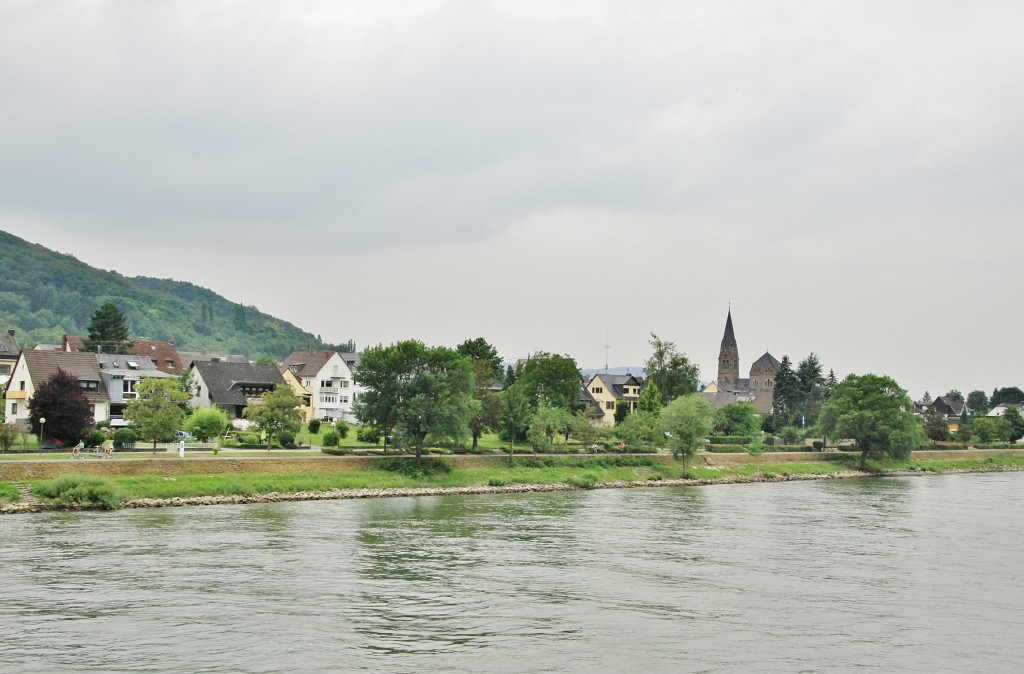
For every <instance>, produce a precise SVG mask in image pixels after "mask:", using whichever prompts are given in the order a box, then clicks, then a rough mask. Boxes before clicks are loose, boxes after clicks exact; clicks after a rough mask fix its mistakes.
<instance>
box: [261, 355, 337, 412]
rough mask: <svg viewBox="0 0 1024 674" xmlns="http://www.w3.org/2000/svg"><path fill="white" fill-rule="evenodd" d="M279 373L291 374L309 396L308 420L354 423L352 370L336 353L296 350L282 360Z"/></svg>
mask: <svg viewBox="0 0 1024 674" xmlns="http://www.w3.org/2000/svg"><path fill="white" fill-rule="evenodd" d="M280 369H281V371H282V372H284V371H285V370H289V371H291V373H292V374H293V375H294V376H295V378H296V379H298V380H299V383H300V384H301V385H302V386H303V387H304V388H305V389H307V390H308V391H309V393H310V405H311V406H312V418H314V419H320V420H322V421H340V420H344V421H350V422H351V421H355V417H354V416H353V414H352V403H353V401H354V400H355V396H354V393H355V389H354V385H353V381H352V370H351V369H349V366H348V363H346V362H345V359H344V358H342V357H341V354H339V353H338V352H337V351H296V352H294V353H292V354H291V355H290V356H288V357H287V358H285V360H284V363H282V364H281V368H280Z"/></svg>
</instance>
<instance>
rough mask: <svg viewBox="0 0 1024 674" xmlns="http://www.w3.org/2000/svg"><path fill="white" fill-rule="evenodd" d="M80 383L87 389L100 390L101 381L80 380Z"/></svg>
mask: <svg viewBox="0 0 1024 674" xmlns="http://www.w3.org/2000/svg"><path fill="white" fill-rule="evenodd" d="M78 385H79V386H80V387H81V388H84V389H85V390H86V391H98V390H99V389H100V385H99V382H96V381H80V382H78Z"/></svg>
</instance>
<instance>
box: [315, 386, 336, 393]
mask: <svg viewBox="0 0 1024 674" xmlns="http://www.w3.org/2000/svg"><path fill="white" fill-rule="evenodd" d="M320 392H321V393H339V391H338V387H337V386H321V387H320Z"/></svg>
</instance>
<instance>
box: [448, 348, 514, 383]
mask: <svg viewBox="0 0 1024 674" xmlns="http://www.w3.org/2000/svg"><path fill="white" fill-rule="evenodd" d="M455 350H456V351H458V352H459V354H461V355H463V356H465V357H466V358H469V359H470V360H471V361H473V362H474V363H476V362H478V361H483V362H485V363H487V366H488V369H489V372H487V377H488V378H489V379H493V380H495V381H500V380H501V378H502V375H503V374H504V372H503V371H502V369H501V357H500V356H499V355H498V350H497V349H496V348H494V346H493V345H491V344H490V343H489V342H488V341H487V340H486V339H484V338H483V337H477V338H476V339H467V340H466V341H464V342H463V343H462V344H459V345H458V346H457V347H455ZM474 374H477V375H481V374H483V372H482V371H478V370H477V369H476V368H474Z"/></svg>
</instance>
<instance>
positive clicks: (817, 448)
mask: <svg viewBox="0 0 1024 674" xmlns="http://www.w3.org/2000/svg"><path fill="white" fill-rule="evenodd" d="M811 446H812V447H814V451H816V452H820V451H821V450H823V449H825V443H824V442H822V441H821V440H815V441H814V442H813V443H812V444H811Z"/></svg>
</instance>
